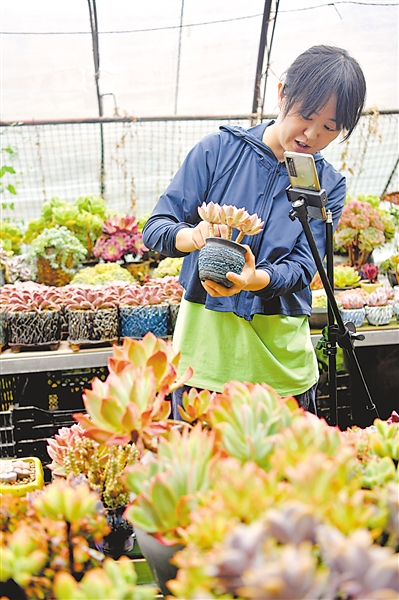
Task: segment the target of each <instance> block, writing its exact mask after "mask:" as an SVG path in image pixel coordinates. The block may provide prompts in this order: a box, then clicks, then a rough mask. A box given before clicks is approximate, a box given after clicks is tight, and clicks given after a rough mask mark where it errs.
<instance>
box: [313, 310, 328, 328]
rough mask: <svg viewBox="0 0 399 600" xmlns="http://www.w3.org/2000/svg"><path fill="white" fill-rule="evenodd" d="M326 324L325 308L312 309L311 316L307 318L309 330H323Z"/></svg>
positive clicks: (326, 313) (326, 314)
mask: <svg viewBox="0 0 399 600" xmlns="http://www.w3.org/2000/svg"><path fill="white" fill-rule="evenodd" d="M327 324H328V312H327V308H312V314H311V315H310V317H309V327H310V328H311V329H323V327H325V326H326V325H327Z"/></svg>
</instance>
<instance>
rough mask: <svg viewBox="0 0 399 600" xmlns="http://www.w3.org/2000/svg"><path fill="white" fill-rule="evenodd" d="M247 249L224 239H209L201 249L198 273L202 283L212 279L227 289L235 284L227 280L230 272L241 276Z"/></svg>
mask: <svg viewBox="0 0 399 600" xmlns="http://www.w3.org/2000/svg"><path fill="white" fill-rule="evenodd" d="M245 254H246V249H245V248H244V247H243V246H241V244H237V242H233V241H232V240H226V239H224V238H217V237H209V238H207V239H206V244H205V246H204V247H203V248H201V250H200V253H199V258H198V272H199V277H200V279H201V281H205V280H206V279H210V280H211V281H215V282H216V283H219V284H220V285H223V286H224V287H226V288H230V287H232V286H233V283H232V282H231V281H229V280H228V279H226V274H227V273H228V272H229V271H232V272H233V273H237V275H240V273H241V272H242V270H243V268H244V265H245V258H244V255H245Z"/></svg>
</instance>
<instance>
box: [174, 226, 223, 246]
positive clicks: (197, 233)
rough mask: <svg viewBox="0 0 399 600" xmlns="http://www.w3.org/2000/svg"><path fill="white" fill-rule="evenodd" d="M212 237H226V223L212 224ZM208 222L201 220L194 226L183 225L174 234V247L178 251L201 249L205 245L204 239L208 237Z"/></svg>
mask: <svg viewBox="0 0 399 600" xmlns="http://www.w3.org/2000/svg"><path fill="white" fill-rule="evenodd" d="M213 235H214V237H226V236H227V225H214V226H213ZM209 236H210V234H209V223H207V222H206V221H201V222H200V223H198V225H196V226H195V227H184V228H183V229H179V231H178V232H177V235H176V242H175V244H176V249H177V250H179V251H180V252H193V251H194V250H201V248H203V247H204V246H205V240H206V238H207V237H209Z"/></svg>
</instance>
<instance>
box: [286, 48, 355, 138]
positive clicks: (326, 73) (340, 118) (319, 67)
mask: <svg viewBox="0 0 399 600" xmlns="http://www.w3.org/2000/svg"><path fill="white" fill-rule="evenodd" d="M283 93H284V103H283V106H282V113H283V116H286V115H287V114H288V112H289V111H290V110H291V108H292V107H293V105H294V104H299V111H298V112H300V114H302V115H303V116H306V117H309V116H310V115H312V114H313V113H315V112H317V111H318V110H320V109H321V108H323V107H324V106H325V105H326V104H327V102H328V101H329V100H330V99H331V97H332V96H334V95H335V96H336V98H337V111H336V123H337V127H338V128H339V129H344V130H345V131H346V134H345V137H344V140H347V139H348V138H349V136H350V135H351V133H352V131H353V130H354V128H355V127H356V125H357V123H358V121H359V119H360V116H361V114H362V110H363V107H364V102H365V99H366V81H365V78H364V75H363V71H362V69H361V67H360V65H359V63H358V62H357V61H356V60H355V59H354V58H352V57H351V56H350V54H349V52H347V50H344V49H343V48H337V47H335V46H312V48H309V49H308V50H306V51H305V52H303V53H302V54H300V55H299V56H298V58H296V59H295V60H294V62H293V63H292V65H291V66H290V67H289V68H288V70H287V72H286V74H285V81H284V87H283Z"/></svg>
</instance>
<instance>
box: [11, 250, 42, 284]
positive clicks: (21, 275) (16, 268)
mask: <svg viewBox="0 0 399 600" xmlns="http://www.w3.org/2000/svg"><path fill="white" fill-rule="evenodd" d="M5 265H6V279H7V283H16V282H17V281H33V280H34V279H35V274H34V267H33V265H32V264H31V262H29V261H28V260H27V259H26V257H25V256H24V255H22V254H20V255H17V254H15V255H14V256H10V257H8V258H6V259H5Z"/></svg>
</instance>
